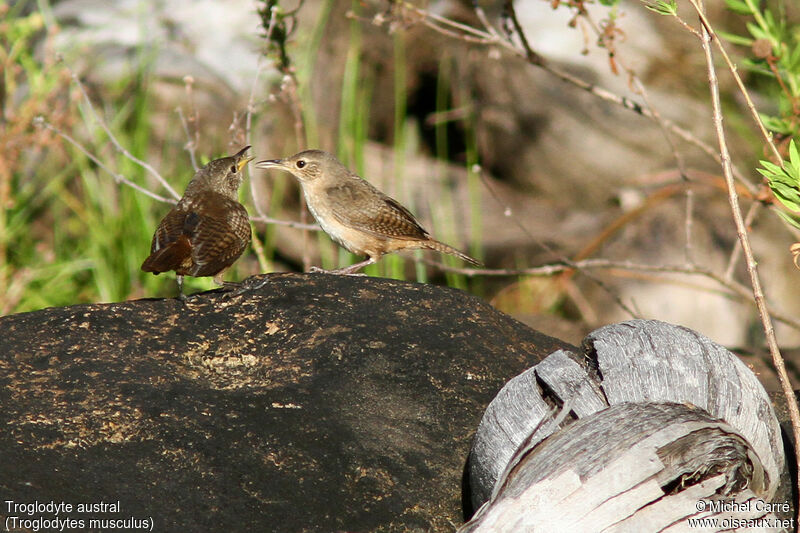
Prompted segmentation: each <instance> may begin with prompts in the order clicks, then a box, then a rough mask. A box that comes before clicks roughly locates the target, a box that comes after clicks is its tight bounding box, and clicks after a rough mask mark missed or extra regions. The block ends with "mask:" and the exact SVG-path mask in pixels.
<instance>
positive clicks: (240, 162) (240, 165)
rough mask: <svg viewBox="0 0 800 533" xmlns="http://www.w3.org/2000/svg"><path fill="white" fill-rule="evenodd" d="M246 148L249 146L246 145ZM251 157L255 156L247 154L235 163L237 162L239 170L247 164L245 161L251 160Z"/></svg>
mask: <svg viewBox="0 0 800 533" xmlns="http://www.w3.org/2000/svg"><path fill="white" fill-rule="evenodd" d="M248 148H249V147H248ZM253 159H255V157H253V156H252V155H249V156H247V157H245V158H244V159H242V160H241V161H239V162H238V163H236V164H237V166H238V167H239V172H241V171H242V169H243V168H244V167H245V166H247V163H249V162H250V161H252V160H253Z"/></svg>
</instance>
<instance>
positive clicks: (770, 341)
mask: <svg viewBox="0 0 800 533" xmlns="http://www.w3.org/2000/svg"><path fill="white" fill-rule="evenodd" d="M689 1H690V2H691V4H692V6H693V7H694V9H695V11H697V14H698V16H699V17H700V19H701V21H702V23H703V27H702V29H701V35H702V39H701V41H700V42H701V43H702V46H703V52H704V53H705V57H706V66H707V68H708V83H709V87H710V89H711V105H712V109H713V116H714V127H715V129H716V131H717V138H718V140H719V150H720V157H721V159H722V173H723V175H724V176H725V182H726V183H727V185H728V200H729V201H730V204H731V211H732V213H733V220H734V222H735V224H736V232H737V233H738V235H739V242H740V243H741V245H742V253H743V254H744V257H745V266H746V267H747V272H748V274H750V284H751V285H752V287H753V298H754V299H755V302H756V307H757V308H758V315H759V317H761V323H762V325H763V327H764V335H765V337H766V340H767V346H769V352H770V354H771V355H772V361H773V364H774V365H775V370H776V371H777V374H778V379H779V381H780V383H781V388H782V389H783V393H784V395H785V396H786V406H787V408H788V411H789V416H790V418H791V420H792V429H793V430H794V441H795V442H796V443H798V442H800V409H798V406H797V400H796V399H795V395H794V391H793V389H792V384H791V382H790V381H789V375H788V374H787V373H786V365H785V363H784V361H783V356H781V352H780V348H779V347H778V341H777V339H776V338H775V330H774V328H773V326H772V319H771V318H770V314H769V310H768V309H767V304H766V301H765V299H764V292H763V290H762V289H761V280H760V279H759V277H758V267H757V266H756V260H755V257H754V256H753V251H752V249H751V248H750V238H749V237H748V235H747V226H746V225H745V223H744V220H743V218H742V211H741V209H740V208H739V197H738V195H737V193H736V186H735V184H734V182H733V172H732V171H731V164H730V160H731V158H730V154H729V153H728V143H727V140H726V138H725V130H724V128H723V126H722V105H721V103H720V96H719V84H718V82H717V73H716V70H715V68H714V57H713V54H712V52H711V41H712V30H711V29H710V24H709V22H708V19H706V17H705V13H704V12H703V8H702V6H701V5H700V4H699V3H698V0H689ZM729 68H731V70H732V72H734V74H735V68H734V67H733V66H732V65H729ZM794 449H795V456H796V459H797V463H796V464H797V465H800V446H795V447H794ZM797 483H800V477H798V480H797ZM799 488H800V486H799Z"/></svg>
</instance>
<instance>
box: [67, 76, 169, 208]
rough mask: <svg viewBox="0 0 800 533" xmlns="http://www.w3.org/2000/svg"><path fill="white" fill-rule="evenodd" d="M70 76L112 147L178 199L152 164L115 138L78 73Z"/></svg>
mask: <svg viewBox="0 0 800 533" xmlns="http://www.w3.org/2000/svg"><path fill="white" fill-rule="evenodd" d="M70 76H71V77H72V80H73V81H74V82H75V85H77V87H78V89H79V90H80V92H81V95H82V96H83V100H84V102H86V107H87V110H88V112H89V114H90V116H91V117H92V119H94V121H95V122H97V123H98V124H99V125H100V127H101V128H103V131H105V132H106V135H108V138H109V140H110V141H111V143H112V144H113V145H114V148H116V149H117V151H118V152H120V153H121V154H122V155H123V156H125V157H126V158H127V159H130V160H131V161H133V162H134V163H136V164H137V165H139V166H140V167H142V168H143V169H145V170H146V171H147V172H149V173H150V174H151V175H152V176H153V177H155V178H156V180H158V182H159V183H160V184H161V186H162V187H164V188H165V189H166V190H167V191H168V192H169V193H170V195H172V197H173V198H175V199H176V200H179V199H180V197H181V195H180V194H178V193H177V192H176V191H175V189H173V188H172V187H171V186H170V184H169V183H167V180H165V179H164V177H163V176H161V174H159V172H158V171H157V170H156V169H155V168H153V166H152V165H150V164H149V163H147V162H145V161H142V160H141V159H139V158H138V157H136V156H135V155H133V154H132V153H130V152H129V151H128V149H127V148H125V147H124V146H122V144H120V142H119V141H118V140H117V138H116V137H115V136H114V134H113V133H111V129H110V128H109V127H108V125H107V124H106V123H105V121H104V120H102V119H101V118H100V117H99V116H98V114H97V112H96V111H95V110H94V105H92V101H91V100H90V99H89V94H88V93H87V92H86V88H85V87H84V86H83V83H81V80H80V79H78V75H77V74H75V73H74V72H72V71H70Z"/></svg>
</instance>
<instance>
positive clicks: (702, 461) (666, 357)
mask: <svg viewBox="0 0 800 533" xmlns="http://www.w3.org/2000/svg"><path fill="white" fill-rule="evenodd" d="M584 352H585V353H584V354H583V355H582V356H578V355H576V354H575V353H572V352H569V351H563V350H562V351H557V352H554V353H553V354H551V355H550V356H548V357H547V358H545V360H544V361H542V362H541V363H539V364H537V365H536V366H534V367H533V368H531V369H529V370H528V371H526V372H524V373H522V374H521V375H519V376H517V377H516V378H514V379H513V380H511V381H510V382H509V383H508V384H506V386H505V387H504V388H503V390H501V392H500V393H499V394H498V395H497V397H496V398H495V399H494V400H493V401H492V403H491V404H490V406H489V407H488V409H487V410H486V413H485V414H484V417H483V419H482V421H481V424H480V426H479V428H478V431H477V433H476V436H475V440H474V442H473V446H472V449H471V452H470V457H469V461H468V466H467V476H468V480H469V483H468V484H467V486H466V490H467V491H468V493H469V494H468V496H466V495H465V498H466V499H469V501H471V503H472V505H473V509H478V508H479V507H481V506H483V507H482V508H481V509H480V511H479V512H478V513H476V515H475V516H474V517H473V519H472V521H471V522H470V523H469V524H467V525H465V526H464V528H463V531H465V532H466V531H587V532H588V531H601V530H608V531H661V530H669V528H670V527H679V526H680V527H684V528H685V527H688V525H689V523H688V522H687V520H688V519H690V518H691V519H694V518H703V517H709V516H711V517H715V518H718V519H720V524H722V522H721V520H722V519H724V518H729V519H730V518H766V519H770V520H772V519H777V517H776V516H775V515H773V514H771V511H773V510H776V509H777V510H779V511H781V513H780V514H781V517H787V516H789V513H788V511H789V509H788V508H787V506H789V505H791V498H790V495H789V494H788V491H786V490H784V491H783V492H781V493H780V494H777V491H778V486H779V484H780V483H781V482H782V481H784V482H785V479H783V480H782V473H784V472H785V466H784V462H785V459H784V451H783V443H782V440H781V432H780V427H779V425H778V421H777V419H776V418H775V415H774V412H773V409H772V406H771V404H770V400H769V398H768V397H767V394H766V393H765V391H764V390H763V388H762V387H761V385H760V383H759V382H758V380H757V379H756V377H755V375H754V374H753V373H752V372H751V371H750V370H749V369H748V368H747V367H746V366H745V365H744V364H743V363H742V362H741V361H739V359H738V358H736V356H734V355H733V354H731V353H730V352H728V351H727V350H725V349H724V348H722V347H721V346H719V345H717V344H715V343H713V342H711V341H710V340H708V339H707V338H705V337H703V336H702V335H699V334H697V333H695V332H693V331H691V330H688V329H686V328H681V327H678V326H672V325H669V324H664V323H662V322H656V321H643V320H636V321H631V322H625V323H622V324H616V325H613V326H607V327H604V328H601V329H599V330H597V331H595V332H593V333H591V334H590V335H589V336H587V338H586V340H585V341H584ZM554 406H564V407H563V409H564V410H565V411H569V413H570V415H571V417H572V419H571V420H568V422H571V423H568V425H566V427H563V425H562V429H559V423H560V420H557V419H556V416H555V412H556V411H557V409H555V408H554ZM609 406H610V407H609ZM564 414H566V413H564ZM562 418H563V417H562ZM575 420H577V421H575ZM784 478H785V476H784ZM719 498H728V499H733V498H736V499H737V501H741V502H744V501H750V502H752V503H751V504H750V507H751V508H750V509H749V511H748V512H745V509H744V507H743V506H741V505H740V506H739V507H735V508H734V509H733V510H734V511H737V512H734V513H727V514H726V512H723V511H725V510H724V509H719V508H713V509H712V508H711V507H710V506H709V509H700V508H699V507H698V506H700V505H703V504H702V503H697V502H708V501H711V500H714V499H719ZM771 501H776V502H777V503H778V504H779V506H778V507H776V508H773V507H770V506H768V505H760V504H759V505H757V503H758V502H761V503H764V502H767V503H768V502H771ZM484 504H485V505H484ZM756 507H758V509H756ZM730 510H731V509H728V511H730ZM717 511H718V512H717ZM748 513H749V514H748ZM726 524H727V525H728V526H731V525H732V524H733V527H730V529H734V530H735V529H736V528H737V527H740V526H745V525H752V523H746V522H739V523H738V524H739V526H737V525H735V524H737V523H736V522H732V521H729V522H726ZM763 524H766V522H763V523H762V524H761V525H763ZM720 528H722V526H720Z"/></svg>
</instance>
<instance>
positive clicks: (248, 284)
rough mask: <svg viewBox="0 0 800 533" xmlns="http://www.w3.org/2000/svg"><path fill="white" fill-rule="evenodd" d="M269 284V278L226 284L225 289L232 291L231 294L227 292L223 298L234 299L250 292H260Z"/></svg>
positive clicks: (249, 279)
mask: <svg viewBox="0 0 800 533" xmlns="http://www.w3.org/2000/svg"><path fill="white" fill-rule="evenodd" d="M267 283H269V278H267V277H265V278H260V279H252V278H248V279H246V280H244V281H243V282H241V283H233V282H226V283H225V289H231V290H230V292H226V293H225V294H224V295H223V296H222V297H223V298H226V299H227V298H233V297H234V296H239V295H240V294H244V293H246V292H249V291H255V290H258V289H260V288H261V287H263V286H264V285H266V284H267Z"/></svg>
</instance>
